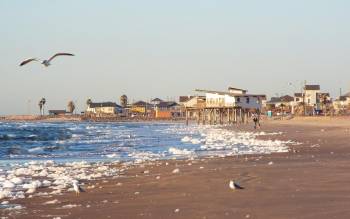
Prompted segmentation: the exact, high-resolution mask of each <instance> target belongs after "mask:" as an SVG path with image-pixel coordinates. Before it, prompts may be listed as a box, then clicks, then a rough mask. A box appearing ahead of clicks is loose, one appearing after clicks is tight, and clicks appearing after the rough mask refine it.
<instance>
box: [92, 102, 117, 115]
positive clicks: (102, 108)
mask: <svg viewBox="0 0 350 219" xmlns="http://www.w3.org/2000/svg"><path fill="white" fill-rule="evenodd" d="M121 108H122V107H121V106H119V105H118V104H116V103H113V102H101V103H93V102H91V103H90V104H89V105H88V108H87V109H86V113H87V114H98V115H101V114H102V115H116V114H117V113H118V112H120V111H121Z"/></svg>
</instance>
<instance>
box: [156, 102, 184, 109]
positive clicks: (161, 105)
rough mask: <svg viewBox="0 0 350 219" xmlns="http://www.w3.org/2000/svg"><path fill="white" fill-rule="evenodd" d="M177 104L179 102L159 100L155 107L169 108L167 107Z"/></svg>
mask: <svg viewBox="0 0 350 219" xmlns="http://www.w3.org/2000/svg"><path fill="white" fill-rule="evenodd" d="M177 105H179V104H177V103H176V102H174V101H163V102H160V103H159V104H157V105H156V107H159V108H169V107H173V106H177Z"/></svg>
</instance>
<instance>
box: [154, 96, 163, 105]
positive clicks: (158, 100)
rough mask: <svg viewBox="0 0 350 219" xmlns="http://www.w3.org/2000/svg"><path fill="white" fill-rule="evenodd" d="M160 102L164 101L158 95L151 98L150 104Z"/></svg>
mask: <svg viewBox="0 0 350 219" xmlns="http://www.w3.org/2000/svg"><path fill="white" fill-rule="evenodd" d="M161 102H164V101H163V100H162V99H160V98H158V97H157V98H154V99H152V100H151V104H153V105H157V104H160V103H161Z"/></svg>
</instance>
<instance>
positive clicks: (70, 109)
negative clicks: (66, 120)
mask: <svg viewBox="0 0 350 219" xmlns="http://www.w3.org/2000/svg"><path fill="white" fill-rule="evenodd" d="M67 108H68V112H69V113H71V114H73V112H74V110H75V104H74V102H73V101H69V102H68V105H67Z"/></svg>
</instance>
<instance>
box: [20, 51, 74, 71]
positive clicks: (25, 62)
mask: <svg viewBox="0 0 350 219" xmlns="http://www.w3.org/2000/svg"><path fill="white" fill-rule="evenodd" d="M57 56H74V54H71V53H65V52H60V53H56V54H55V55H53V56H52V57H51V58H49V59H47V60H43V61H42V62H41V64H43V65H44V66H45V67H49V65H51V61H52V60H53V59H54V58H56V57H57ZM32 61H41V60H40V59H37V58H30V59H27V60H24V61H23V62H21V64H19V66H23V65H25V64H28V63H29V62H32Z"/></svg>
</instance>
